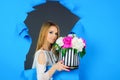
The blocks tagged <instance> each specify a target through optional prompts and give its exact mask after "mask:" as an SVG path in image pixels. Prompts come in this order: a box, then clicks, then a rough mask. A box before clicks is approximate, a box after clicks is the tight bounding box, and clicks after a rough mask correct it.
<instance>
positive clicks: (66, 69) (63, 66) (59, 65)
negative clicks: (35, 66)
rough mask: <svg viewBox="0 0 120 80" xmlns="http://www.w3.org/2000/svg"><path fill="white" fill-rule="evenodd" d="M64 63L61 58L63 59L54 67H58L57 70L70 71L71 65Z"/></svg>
mask: <svg viewBox="0 0 120 80" xmlns="http://www.w3.org/2000/svg"><path fill="white" fill-rule="evenodd" d="M63 63H64V62H63V61H62V60H61V61H58V62H57V63H56V64H54V67H55V68H56V70H58V71H62V70H65V71H70V70H69V67H68V66H65V65H64V64H63Z"/></svg>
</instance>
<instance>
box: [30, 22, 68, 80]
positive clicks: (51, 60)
mask: <svg viewBox="0 0 120 80" xmlns="http://www.w3.org/2000/svg"><path fill="white" fill-rule="evenodd" d="M58 37H59V27H58V26H57V25H56V24H54V23H53V22H46V23H44V24H43V25H42V27H41V31H40V34H39V38H38V42H37V48H36V53H35V58H34V62H33V66H32V68H36V70H37V80H51V79H52V76H53V75H54V73H55V72H56V71H63V70H65V71H69V67H68V66H65V65H64V64H63V61H58V56H57V54H55V49H54V46H53V44H54V42H55V41H56V39H57V38H58ZM57 61H58V62H57ZM48 66H51V68H49V69H48V70H47V67H48Z"/></svg>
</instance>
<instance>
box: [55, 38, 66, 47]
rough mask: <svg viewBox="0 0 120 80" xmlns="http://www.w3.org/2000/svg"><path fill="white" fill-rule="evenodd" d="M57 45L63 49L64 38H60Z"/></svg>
mask: <svg viewBox="0 0 120 80" xmlns="http://www.w3.org/2000/svg"><path fill="white" fill-rule="evenodd" d="M56 43H57V44H58V45H59V46H60V47H61V46H63V44H64V43H63V37H59V38H58V39H57V40H56Z"/></svg>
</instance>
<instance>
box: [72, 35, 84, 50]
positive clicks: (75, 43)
mask: <svg viewBox="0 0 120 80" xmlns="http://www.w3.org/2000/svg"><path fill="white" fill-rule="evenodd" d="M84 46H85V44H84V43H83V40H82V39H81V38H77V37H74V38H73V39H72V48H74V49H77V50H78V51H80V52H81V51H82V50H83V48H84Z"/></svg>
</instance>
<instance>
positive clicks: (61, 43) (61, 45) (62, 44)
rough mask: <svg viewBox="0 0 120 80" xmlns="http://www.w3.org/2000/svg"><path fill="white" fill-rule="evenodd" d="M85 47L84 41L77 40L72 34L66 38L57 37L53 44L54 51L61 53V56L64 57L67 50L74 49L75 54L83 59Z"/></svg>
mask: <svg viewBox="0 0 120 80" xmlns="http://www.w3.org/2000/svg"><path fill="white" fill-rule="evenodd" d="M85 47H86V43H85V40H84V39H82V38H78V37H77V36H76V35H75V34H73V33H72V34H69V35H68V36H66V37H59V38H58V39H57V40H56V43H55V48H56V50H57V51H62V56H64V55H65V53H66V51H67V49H74V51H75V53H79V54H80V57H83V56H84V55H85Z"/></svg>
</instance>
